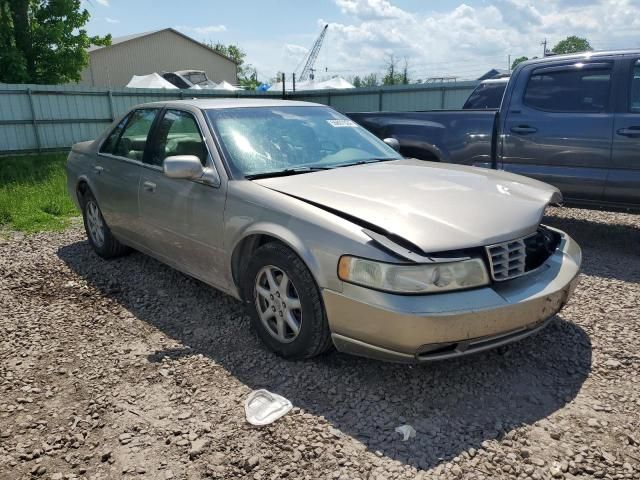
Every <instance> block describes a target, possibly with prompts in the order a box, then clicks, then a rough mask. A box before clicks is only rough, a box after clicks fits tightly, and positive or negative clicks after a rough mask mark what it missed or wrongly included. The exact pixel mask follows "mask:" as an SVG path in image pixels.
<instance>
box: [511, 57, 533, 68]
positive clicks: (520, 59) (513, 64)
mask: <svg viewBox="0 0 640 480" xmlns="http://www.w3.org/2000/svg"><path fill="white" fill-rule="evenodd" d="M527 60H529V57H525V56H522V57H518V58H516V59H515V60H514V61H513V63H512V64H511V70H515V69H516V67H517V66H518V65H520V64H521V63H522V62H526V61H527Z"/></svg>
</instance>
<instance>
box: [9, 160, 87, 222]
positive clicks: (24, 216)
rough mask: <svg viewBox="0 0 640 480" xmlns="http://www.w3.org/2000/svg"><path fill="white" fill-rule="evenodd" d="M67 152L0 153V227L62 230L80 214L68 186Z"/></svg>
mask: <svg viewBox="0 0 640 480" xmlns="http://www.w3.org/2000/svg"><path fill="white" fill-rule="evenodd" d="M66 158H67V153H49V154H41V155H23V156H0V228H10V229H14V230H20V231H23V232H29V233H33V232H41V231H46V230H62V229H64V228H66V227H67V226H68V225H69V219H70V217H73V216H76V215H78V214H79V213H78V211H77V210H76V208H75V206H74V204H73V202H72V200H71V198H70V197H69V194H68V193H67V186H66V182H67V180H66V173H65V170H64V164H65V161H66Z"/></svg>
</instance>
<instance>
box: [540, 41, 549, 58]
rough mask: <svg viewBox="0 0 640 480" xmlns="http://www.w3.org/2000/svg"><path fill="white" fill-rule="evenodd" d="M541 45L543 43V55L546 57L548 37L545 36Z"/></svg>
mask: <svg viewBox="0 0 640 480" xmlns="http://www.w3.org/2000/svg"><path fill="white" fill-rule="evenodd" d="M540 45H542V56H543V57H546V56H547V39H546V38H545V39H544V40H543V41H542V42H540Z"/></svg>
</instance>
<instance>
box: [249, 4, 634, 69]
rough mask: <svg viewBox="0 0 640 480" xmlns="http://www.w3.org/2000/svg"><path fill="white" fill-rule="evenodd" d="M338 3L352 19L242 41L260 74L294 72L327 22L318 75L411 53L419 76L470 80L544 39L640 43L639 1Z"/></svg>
mask: <svg viewBox="0 0 640 480" xmlns="http://www.w3.org/2000/svg"><path fill="white" fill-rule="evenodd" d="M333 1H334V3H335V5H336V6H337V7H338V9H339V10H340V12H342V13H343V14H345V15H347V18H346V20H342V21H341V22H338V23H336V22H332V21H331V20H332V19H331V18H328V19H326V18H325V19H318V20H317V27H318V30H317V31H316V32H314V33H313V34H310V35H309V36H308V37H306V36H305V38H304V39H302V38H296V39H295V40H294V39H293V38H291V37H287V36H285V37H283V38H270V39H265V40H264V41H261V42H257V41H256V42H242V41H240V42H239V43H240V45H241V46H242V47H243V48H245V49H246V51H247V53H248V56H247V60H248V61H249V62H250V63H252V64H254V65H255V66H256V67H257V68H258V71H259V73H260V76H261V78H265V79H267V78H269V77H271V76H274V75H275V73H276V72H277V71H284V72H286V73H287V75H290V74H291V72H293V71H294V70H295V68H296V67H297V66H298V65H299V64H300V62H301V59H302V58H303V57H304V55H305V53H304V49H303V48H302V47H299V45H307V46H310V45H311V44H312V43H313V40H314V38H315V36H316V35H317V32H318V31H319V29H320V28H322V27H323V26H324V25H325V24H326V23H329V30H328V32H327V36H326V38H325V42H324V45H323V47H322V50H321V52H320V55H319V57H318V60H317V63H316V70H317V72H318V74H317V76H318V78H321V77H322V76H325V75H336V74H339V75H342V76H345V77H350V76H352V75H355V74H366V73H369V72H376V73H378V74H379V75H380V74H381V73H382V71H383V70H384V67H385V63H386V59H387V58H388V56H389V55H390V54H393V55H394V56H395V57H396V58H397V59H398V60H399V64H400V66H402V63H403V61H404V58H405V57H406V58H407V61H408V65H409V74H410V76H411V77H412V78H413V79H416V78H421V79H424V78H428V77H440V76H447V75H453V76H457V77H458V78H460V79H472V78H477V77H478V76H479V75H481V74H482V73H484V72H486V71H487V70H489V69H490V68H506V67H507V62H508V56H509V55H511V58H512V59H514V58H515V57H518V56H521V55H526V56H528V57H532V56H540V55H541V54H542V46H541V45H540V42H541V41H542V40H544V39H545V38H546V39H547V40H548V42H549V48H551V47H553V45H555V44H556V43H557V42H559V41H560V40H562V39H563V38H565V37H567V36H569V35H578V36H581V37H586V38H587V39H588V40H589V41H590V42H591V44H592V46H593V47H594V48H596V49H601V50H602V49H611V48H623V47H640V37H639V36H638V33H637V32H638V31H640V1H639V0H491V1H486V2H484V3H482V4H479V5H476V6H471V5H468V4H465V3H463V1H460V3H459V4H457V5H455V6H453V7H451V8H449V9H445V10H443V9H442V8H439V9H438V10H437V11H433V12H431V13H414V12H409V11H407V10H404V9H401V8H399V7H398V6H396V5H395V4H394V0H333ZM292 45H293V46H292ZM296 47H297V48H296ZM325 72H326V73H325Z"/></svg>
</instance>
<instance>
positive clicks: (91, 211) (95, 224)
mask: <svg viewBox="0 0 640 480" xmlns="http://www.w3.org/2000/svg"><path fill="white" fill-rule="evenodd" d="M85 208H86V215H87V227H88V229H89V235H91V240H92V241H93V243H94V244H95V245H96V247H98V248H100V247H102V246H103V245H104V221H103V220H102V215H101V214H100V209H99V208H98V205H96V204H95V202H93V201H92V200H89V201H88V202H87V205H86V207H85Z"/></svg>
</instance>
